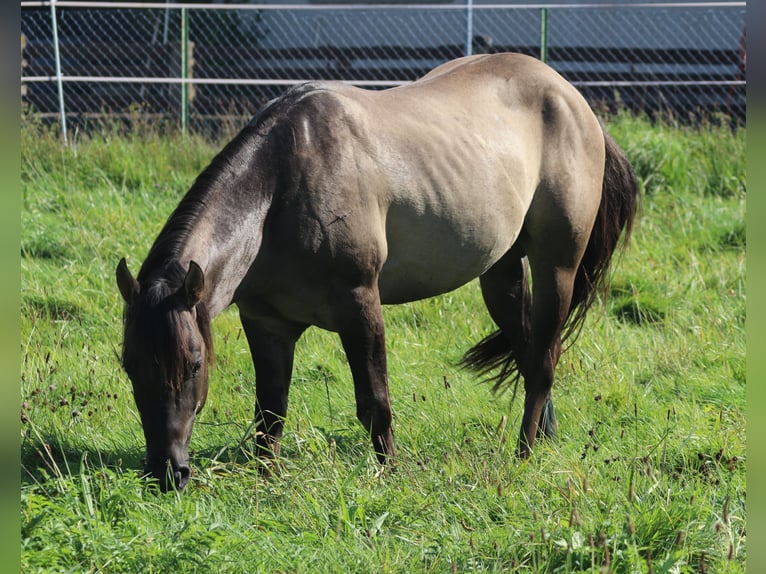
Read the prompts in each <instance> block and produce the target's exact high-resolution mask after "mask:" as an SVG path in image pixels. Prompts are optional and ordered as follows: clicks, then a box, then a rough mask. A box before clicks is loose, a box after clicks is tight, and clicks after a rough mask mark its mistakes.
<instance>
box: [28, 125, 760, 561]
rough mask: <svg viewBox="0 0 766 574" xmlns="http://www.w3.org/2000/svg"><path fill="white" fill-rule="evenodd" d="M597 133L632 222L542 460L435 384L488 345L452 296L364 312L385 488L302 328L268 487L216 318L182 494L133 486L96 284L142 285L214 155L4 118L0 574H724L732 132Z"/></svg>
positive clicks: (240, 345)
mask: <svg viewBox="0 0 766 574" xmlns="http://www.w3.org/2000/svg"><path fill="white" fill-rule="evenodd" d="M607 126H608V128H609V131H610V132H611V133H612V135H613V136H614V137H615V139H616V140H617V142H618V143H619V144H620V145H621V146H622V147H623V148H624V149H625V151H626V153H627V155H628V157H629V158H630V159H631V161H632V162H633V164H634V167H635V169H636V171H637V174H638V176H639V179H640V180H641V183H642V188H643V198H642V205H641V210H640V214H639V219H638V221H637V225H636V228H635V230H634V234H633V239H632V242H631V244H630V245H629V247H628V249H627V251H626V252H625V253H624V255H623V256H622V258H620V259H619V260H617V261H616V263H615V270H614V274H613V277H612V281H611V286H610V289H609V293H608V297H605V298H602V299H601V300H600V301H599V302H598V303H597V304H596V305H595V306H594V308H593V309H592V310H591V312H590V315H589V316H588V319H587V320H586V322H585V325H584V328H583V330H582V332H581V334H580V337H579V338H578V339H577V341H576V342H575V343H574V345H573V346H572V347H571V348H570V349H569V350H568V351H567V352H566V353H565V354H564V355H563V356H562V359H561V362H560V364H559V367H558V369H557V380H556V383H555V386H554V396H555V399H556V408H557V415H558V418H559V430H560V437H559V439H558V440H557V441H555V442H541V443H538V444H537V445H536V448H535V451H534V453H533V456H532V457H530V459H529V460H527V461H524V462H520V461H519V460H517V459H516V458H515V457H514V456H513V451H514V448H515V441H516V433H517V429H518V426H519V418H520V413H521V407H522V404H521V399H520V396H521V393H520V395H519V398H517V400H516V401H515V402H513V403H512V396H511V394H512V393H507V394H505V395H500V396H493V395H492V393H491V392H490V389H489V386H488V385H485V384H481V383H480V381H478V380H477V378H476V376H475V375H474V374H473V373H471V372H467V371H462V370H460V369H458V368H457V367H456V364H457V362H458V361H459V359H460V357H461V356H462V353H463V352H464V351H465V350H466V349H467V348H468V347H469V346H470V345H472V344H474V343H475V342H477V341H478V340H479V339H480V338H481V337H483V336H484V335H486V334H487V333H489V332H490V331H491V330H493V329H494V327H493V324H492V323H491V321H490V319H489V316H488V315H487V313H486V311H485V309H484V305H483V303H482V302H481V295H480V292H479V289H478V285H477V284H476V283H475V282H474V283H471V284H469V285H467V286H465V287H463V288H461V289H459V290H457V291H455V292H452V293H448V294H446V295H444V296H441V297H438V298H435V299H430V300H425V301H421V302H418V303H414V304H409V305H403V306H396V307H387V308H385V309H384V316H385V321H386V328H387V343H388V349H389V352H388V361H389V371H390V385H391V401H392V407H393V410H394V417H395V419H394V421H395V422H394V425H395V426H394V428H395V437H396V440H397V447H398V462H397V464H396V467H395V470H393V471H386V472H380V467H379V466H378V464H377V463H376V461H375V457H374V455H373V453H372V451H371V449H370V446H369V438H368V437H367V436H365V433H364V430H363V429H362V427H361V426H360V425H359V423H358V422H357V420H356V416H355V406H354V400H353V386H352V383H351V377H350V373H349V370H348V366H347V364H346V360H345V357H344V354H343V350H342V348H341V345H340V342H339V340H338V338H337V336H336V335H334V334H332V333H326V332H322V331H319V330H317V329H313V330H309V331H308V332H307V333H306V334H305V335H304V337H303V338H302V339H301V341H300V342H299V344H298V349H297V354H296V364H295V371H294V379H293V381H294V382H293V387H292V392H291V404H290V410H289V412H288V417H287V421H286V425H285V437H284V444H283V448H282V455H281V457H280V460H279V467H280V472H279V473H278V474H277V475H275V476H272V477H270V478H268V479H265V478H263V477H262V476H260V474H259V473H258V468H259V465H258V461H257V460H255V459H254V457H253V454H252V452H253V440H252V426H251V423H252V419H253V403H254V396H255V392H254V380H253V373H252V364H251V361H250V354H249V352H248V350H247V345H246V342H245V340H244V336H243V335H242V333H241V329H240V326H239V321H238V318H237V315H236V312H234V310H229V311H227V312H224V313H223V314H222V315H221V316H219V317H218V318H217V319H216V320H215V321H214V323H213V330H214V339H215V345H216V362H215V365H214V367H213V368H212V370H211V374H210V385H211V388H210V396H209V398H208V403H207V406H206V408H205V409H204V411H202V413H201V414H200V417H199V419H198V422H197V424H196V426H195V432H194V436H193V438H192V444H191V450H192V457H191V459H192V466H193V476H192V480H191V483H190V484H189V486H188V487H187V489H186V490H185V491H184V493H183V494H181V495H178V494H176V493H172V492H171V493H167V494H161V493H159V492H158V490H157V489H156V488H152V487H151V485H149V484H147V483H146V481H144V480H142V479H141V478H140V473H139V470H140V469H141V459H142V457H143V454H144V453H143V450H144V438H143V435H142V431H141V424H140V420H139V417H138V413H137V412H136V409H135V405H134V402H133V398H132V394H131V388H130V383H129V381H128V379H127V377H126V376H125V374H124V373H123V372H122V370H121V368H120V365H119V361H118V358H117V357H118V354H119V350H120V343H121V315H122V299H121V297H120V296H119V293H118V291H117V288H116V285H115V282H114V268H115V266H116V264H117V261H118V260H119V258H120V257H122V256H126V257H127V259H128V262H129V263H130V264H131V267H133V268H134V269H137V268H138V266H139V265H140V262H141V261H142V260H143V258H144V256H145V255H146V252H147V251H148V249H149V246H150V244H151V242H152V240H153V239H154V237H155V236H156V235H157V233H158V232H159V230H160V228H161V226H162V224H163V223H164V221H165V219H166V218H167V216H168V215H169V214H170V212H171V210H172V209H173V207H174V206H175V205H176V204H177V202H178V201H179V199H180V197H181V196H182V194H183V193H184V192H185V191H186V189H187V188H188V187H189V185H190V184H191V183H192V181H193V179H194V178H195V176H196V175H197V174H198V173H199V172H200V171H201V170H202V169H203V168H204V166H205V165H206V164H207V163H208V162H209V160H210V159H211V158H212V156H213V155H214V154H215V152H216V151H217V149H219V148H220V145H221V143H222V142H214V143H211V142H208V141H205V140H203V139H201V138H197V137H187V138H183V137H182V136H180V135H175V134H165V135H164V136H160V135H158V134H157V133H156V132H155V131H154V130H153V129H150V128H148V127H145V128H142V127H141V126H139V127H138V128H137V129H136V130H134V131H132V132H130V133H124V132H123V131H122V130H120V129H119V128H116V127H110V126H104V128H103V129H102V130H100V131H99V132H98V133H94V134H93V135H90V136H84V135H81V136H78V137H76V138H75V141H74V144H73V145H72V146H71V148H64V147H63V146H62V145H61V144H60V140H59V139H58V138H57V136H56V133H55V132H54V131H51V130H49V129H47V128H44V127H42V126H40V125H37V124H35V123H34V122H31V121H29V120H25V121H24V123H23V125H22V132H21V153H22V193H23V197H22V214H21V217H22V238H21V260H22V264H21V267H22V294H21V295H22V309H21V313H22V318H21V327H22V337H21V340H22V347H21V351H20V352H21V361H22V375H21V382H20V386H21V397H20V401H21V405H20V408H21V425H20V429H21V430H20V441H21V513H22V516H21V545H22V548H21V562H22V570H23V571H25V572H36V571H72V572H134V571H136V572H137V571H142V572H147V571H148V572H167V571H171V570H179V571H188V572H208V571H209V572H242V571H248V572H312V573H313V572H404V571H407V572H450V571H454V572H470V571H490V572H499V571H508V570H514V571H528V572H539V571H551V572H582V571H586V572H598V571H614V572H685V571H704V572H742V571H744V563H745V528H746V524H745V497H746V494H745V222H744V221H745V194H746V183H745V168H744V165H745V130H739V131H737V132H732V131H731V130H729V128H728V127H720V126H717V125H716V124H714V123H710V124H706V125H702V126H695V127H689V126H683V125H680V124H678V123H676V122H673V121H670V120H669V121H667V122H665V123H652V122H649V121H648V120H646V119H644V118H636V117H634V116H631V115H627V114H618V115H617V116H614V117H611V118H609V120H608V121H607Z"/></svg>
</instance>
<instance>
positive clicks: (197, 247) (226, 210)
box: [178, 147, 272, 318]
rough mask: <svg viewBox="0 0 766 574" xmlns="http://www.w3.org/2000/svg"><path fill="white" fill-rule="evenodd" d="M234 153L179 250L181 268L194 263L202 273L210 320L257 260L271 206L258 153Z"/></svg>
mask: <svg viewBox="0 0 766 574" xmlns="http://www.w3.org/2000/svg"><path fill="white" fill-rule="evenodd" d="M227 149H229V148H228V147H227ZM231 151H232V154H230V156H231V157H230V160H229V161H227V162H224V164H225V165H226V166H227V167H226V168H225V170H224V172H223V173H221V174H220V175H219V176H218V177H216V178H215V179H214V181H213V182H211V184H210V187H209V189H208V190H207V193H206V194H205V197H204V208H202V209H201V210H200V211H199V213H198V214H197V215H196V216H195V217H194V219H193V221H192V222H191V224H190V226H189V231H188V232H187V234H186V238H185V239H184V241H183V242H182V243H181V245H179V248H178V260H179V261H180V262H181V264H182V265H184V266H186V265H188V262H189V261H194V262H196V263H197V264H198V265H199V266H200V267H201V268H202V270H203V271H204V274H205V289H204V294H203V297H204V299H205V302H206V304H207V307H208V310H209V311H210V316H211V318H212V317H215V316H216V315H217V314H218V313H220V312H221V311H223V310H224V309H225V308H226V307H228V306H229V304H231V302H232V299H233V297H234V293H235V291H236V289H237V287H238V286H239V284H240V283H241V282H242V279H244V277H245V275H246V274H247V272H248V270H249V269H250V266H251V265H252V263H253V261H254V260H255V257H256V256H257V254H258V250H259V249H260V246H261V238H262V231H263V222H264V219H265V217H266V213H267V211H268V208H269V206H270V204H271V192H272V190H271V189H270V187H269V186H270V185H271V182H270V179H271V178H270V177H269V176H268V175H267V174H266V173H264V171H263V169H262V168H261V166H259V163H258V161H257V159H256V156H257V155H258V153H257V151H256V152H255V153H254V152H253V151H252V150H250V151H248V150H243V149H242V148H241V147H240V149H239V150H231ZM225 153H227V150H224V151H223V152H222V154H225ZM260 163H261V165H262V164H263V162H260Z"/></svg>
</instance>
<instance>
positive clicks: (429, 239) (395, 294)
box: [378, 221, 519, 304]
mask: <svg viewBox="0 0 766 574" xmlns="http://www.w3.org/2000/svg"><path fill="white" fill-rule="evenodd" d="M506 223H510V222H506ZM518 227H519V226H514V225H512V224H511V225H507V226H504V228H502V229H501V228H499V227H498V228H495V226H493V225H489V226H488V227H485V228H483V229H481V230H479V229H476V230H475V231H473V232H471V233H466V232H465V230H463V233H458V232H455V230H454V229H449V230H447V229H440V228H438V227H433V226H430V225H429V224H428V222H427V221H418V222H413V223H412V225H409V226H408V230H407V231H406V232H405V231H401V230H400V232H399V233H392V230H391V229H390V228H389V229H388V230H387V231H388V233H387V246H388V253H387V258H386V262H385V264H384V265H383V268H382V269H381V272H380V276H379V279H378V287H379V290H380V298H381V302H382V303H384V304H396V303H405V302H408V301H415V300H418V299H425V298H427V297H433V296H435V295H439V294H441V293H446V292H448V291H451V290H453V289H457V288H458V287H460V286H461V285H464V284H465V283H468V282H469V281H471V280H472V279H475V278H476V277H478V276H480V275H481V274H483V273H484V272H485V271H486V270H487V269H489V268H490V267H491V266H492V265H493V264H494V263H495V262H497V260H498V259H500V257H502V256H503V254H505V252H506V251H508V249H509V248H510V246H511V245H512V244H513V242H514V240H515V238H516V234H517V228H518Z"/></svg>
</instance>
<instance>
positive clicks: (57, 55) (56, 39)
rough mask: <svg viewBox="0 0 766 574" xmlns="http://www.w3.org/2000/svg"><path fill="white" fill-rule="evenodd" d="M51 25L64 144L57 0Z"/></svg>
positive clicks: (65, 142) (64, 129) (64, 124)
mask: <svg viewBox="0 0 766 574" xmlns="http://www.w3.org/2000/svg"><path fill="white" fill-rule="evenodd" d="M51 26H52V29H53V58H54V60H55V66H56V84H57V86H58V95H59V114H60V116H61V136H62V138H63V139H64V145H67V144H68V139H67V133H66V108H65V107H64V80H63V78H62V76H61V51H60V50H59V33H58V24H57V22H56V0H51Z"/></svg>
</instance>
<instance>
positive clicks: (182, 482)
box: [173, 466, 191, 490]
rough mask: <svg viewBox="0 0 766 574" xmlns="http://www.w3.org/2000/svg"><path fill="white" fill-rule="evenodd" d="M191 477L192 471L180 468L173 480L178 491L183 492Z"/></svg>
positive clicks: (185, 467)
mask: <svg viewBox="0 0 766 574" xmlns="http://www.w3.org/2000/svg"><path fill="white" fill-rule="evenodd" d="M189 477H191V469H190V468H189V467H188V466H181V467H178V468H177V469H176V470H175V472H174V473H173V479H174V482H175V485H176V488H177V489H178V490H183V489H184V488H185V487H186V485H187V484H188V482H189Z"/></svg>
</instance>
